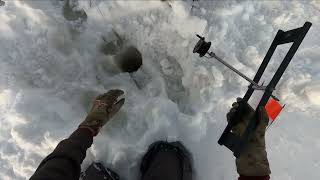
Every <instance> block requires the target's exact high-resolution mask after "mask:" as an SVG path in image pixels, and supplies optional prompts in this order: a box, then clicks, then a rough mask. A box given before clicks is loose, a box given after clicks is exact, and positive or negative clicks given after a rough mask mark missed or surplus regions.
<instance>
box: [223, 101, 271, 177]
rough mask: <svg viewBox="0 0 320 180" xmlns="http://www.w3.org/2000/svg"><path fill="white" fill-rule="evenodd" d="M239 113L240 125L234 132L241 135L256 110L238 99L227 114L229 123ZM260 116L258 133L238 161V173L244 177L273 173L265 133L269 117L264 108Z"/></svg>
mask: <svg viewBox="0 0 320 180" xmlns="http://www.w3.org/2000/svg"><path fill="white" fill-rule="evenodd" d="M237 111H239V112H238V113H237V114H240V116H238V118H239V119H237V121H239V123H238V124H237V125H235V126H234V127H233V129H232V132H233V133H234V134H236V135H241V134H243V132H244V131H245V129H246V127H247V125H248V123H249V120H250V118H251V117H252V116H254V110H253V108H252V107H251V106H250V105H249V104H248V103H246V102H242V99H241V98H238V99H237V102H235V103H233V104H232V108H231V110H230V112H229V113H228V114H227V120H228V122H229V121H230V120H231V117H233V116H234V115H235V114H236V112H237ZM258 115H259V116H258V117H259V119H258V123H259V124H258V126H257V128H256V131H255V133H254V134H253V136H252V137H251V139H250V140H249V143H248V146H247V148H246V149H245V150H244V151H243V152H242V154H241V156H240V157H239V158H237V159H236V165H237V171H238V173H239V174H240V175H243V176H266V175H269V174H270V173H271V171H270V168H269V162H268V158H267V151H266V145H265V131H266V127H267V125H268V122H269V117H268V115H267V112H266V110H265V108H264V107H259V110H258Z"/></svg>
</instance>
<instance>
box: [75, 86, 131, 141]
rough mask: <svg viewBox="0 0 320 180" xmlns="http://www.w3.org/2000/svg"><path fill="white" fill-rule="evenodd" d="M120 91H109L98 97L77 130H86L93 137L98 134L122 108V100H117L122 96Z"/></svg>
mask: <svg viewBox="0 0 320 180" xmlns="http://www.w3.org/2000/svg"><path fill="white" fill-rule="evenodd" d="M123 94H124V92H123V91H122V90H118V89H117V90H110V91H108V92H107V93H105V94H102V95H100V96H98V97H97V98H96V100H95V102H94V104H93V106H92V108H91V110H90V112H89V114H88V116H87V117H86V119H85V120H84V121H83V122H82V123H81V124H80V125H79V128H86V129H89V130H90V131H91V132H92V135H93V136H96V135H97V134H98V133H99V130H100V129H101V127H102V126H104V125H105V124H106V123H107V122H108V121H109V120H110V119H111V118H112V117H113V116H114V115H115V114H116V113H117V112H118V111H119V110H120V108H121V107H122V105H123V104H124V101H125V100H124V98H122V99H120V100H118V98H119V97H120V96H121V95H123Z"/></svg>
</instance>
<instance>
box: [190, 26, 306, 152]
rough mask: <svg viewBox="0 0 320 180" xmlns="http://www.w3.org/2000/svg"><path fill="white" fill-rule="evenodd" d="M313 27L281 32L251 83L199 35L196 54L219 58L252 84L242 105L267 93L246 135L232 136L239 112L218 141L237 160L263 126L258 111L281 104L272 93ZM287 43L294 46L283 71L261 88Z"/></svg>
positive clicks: (279, 71) (281, 69)
mask: <svg viewBox="0 0 320 180" xmlns="http://www.w3.org/2000/svg"><path fill="white" fill-rule="evenodd" d="M311 25H312V24H311V23H310V22H306V23H305V24H304V25H303V26H302V27H300V28H297V29H292V30H289V31H283V30H279V31H278V32H277V34H276V36H275V38H274V40H273V42H272V44H271V46H270V48H269V50H268V52H267V54H266V56H265V57H264V59H263V61H262V63H261V65H260V67H259V69H258V71H257V73H256V75H255V76H254V78H253V80H251V79H250V78H248V77H247V76H246V75H244V74H242V73H241V72H239V71H238V70H237V69H235V68H234V67H233V66H231V65H230V64H228V63H227V62H225V61H224V60H223V59H221V58H219V57H218V56H217V55H216V54H215V53H213V52H208V51H209V49H210V46H211V42H206V41H205V38H204V37H201V36H199V35H197V37H198V38H200V40H199V41H198V43H197V44H196V46H195V47H194V49H193V53H198V54H199V56H200V57H203V56H206V55H208V56H209V57H208V56H206V57H208V58H215V59H216V60H218V61H219V62H221V63H222V64H224V65H225V66H227V67H228V68H229V69H231V70H232V71H234V72H235V73H237V74H238V75H240V76H241V77H242V78H244V79H245V80H247V81H248V82H250V85H249V87H248V90H247V92H246V94H245V95H244V97H243V101H242V102H244V103H247V102H248V100H249V99H250V97H251V95H252V94H253V92H254V91H255V90H263V91H264V94H263V96H262V98H261V100H260V102H259V104H258V106H257V108H256V110H255V115H254V116H253V117H252V118H251V119H250V120H249V123H248V126H247V127H246V130H245V131H244V133H243V134H242V135H240V136H238V135H235V134H234V133H232V127H234V126H235V125H237V123H239V122H237V121H236V120H232V119H236V118H237V117H238V116H239V114H237V112H236V113H235V116H234V117H231V118H232V119H231V120H230V121H229V122H228V125H227V127H226V128H225V129H224V131H223V133H222V135H221V137H220V139H219V141H218V143H219V144H220V145H224V146H226V147H227V148H228V149H230V150H231V151H232V152H233V155H234V156H235V157H237V158H238V157H240V155H241V152H243V150H245V148H246V145H247V144H248V141H249V140H250V138H251V136H252V134H253V132H254V131H255V129H256V127H257V125H258V123H259V122H257V119H258V118H256V117H257V116H258V113H257V112H258V108H259V107H260V106H265V105H266V104H267V102H268V101H269V99H270V97H271V98H273V99H275V100H277V101H279V99H278V98H277V97H275V96H274V95H272V92H273V91H274V90H275V87H276V85H277V83H278V82H279V80H280V78H281V76H282V75H283V73H284V71H285V70H286V68H287V67H288V65H289V63H290V61H291V59H292V57H293V56H294V55H295V53H296V52H297V50H298V48H299V46H300V44H301V42H302V40H303V39H304V37H305V36H306V34H307V32H308V31H309V29H310V27H311ZM287 43H292V45H291V47H290V49H289V51H288V52H287V54H286V56H285V57H284V59H283V60H282V62H281V64H280V66H279V68H278V69H277V71H276V72H275V74H274V75H273V77H272V79H271V81H270V82H269V84H268V85H267V86H263V85H259V84H258V83H259V80H260V79H261V77H262V75H263V73H264V71H265V69H266V67H267V66H268V64H269V61H270V59H271V57H272V55H273V53H274V51H275V50H276V48H277V46H278V45H281V44H287Z"/></svg>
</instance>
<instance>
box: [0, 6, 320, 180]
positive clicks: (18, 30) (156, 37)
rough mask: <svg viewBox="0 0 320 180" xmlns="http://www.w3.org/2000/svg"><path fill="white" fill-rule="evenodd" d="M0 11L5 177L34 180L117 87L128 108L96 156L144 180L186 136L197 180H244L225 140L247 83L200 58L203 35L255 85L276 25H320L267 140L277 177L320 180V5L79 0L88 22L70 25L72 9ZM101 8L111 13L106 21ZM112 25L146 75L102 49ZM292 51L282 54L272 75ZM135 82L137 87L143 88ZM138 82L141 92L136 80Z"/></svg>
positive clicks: (297, 60)
mask: <svg viewBox="0 0 320 180" xmlns="http://www.w3.org/2000/svg"><path fill="white" fill-rule="evenodd" d="M5 1H6V4H5V6H1V7H0V179H1V180H2V179H3V180H7V179H28V178H29V177H30V176H31V175H32V173H33V172H34V170H35V168H36V167H37V166H38V164H39V163H40V161H41V160H42V159H43V158H44V157H45V156H46V155H47V154H48V153H50V152H51V151H52V150H53V149H54V147H55V146H56V145H57V143H58V142H59V141H60V140H62V139H63V138H66V137H67V136H68V135H69V134H70V133H71V132H72V131H73V130H74V129H75V128H76V127H77V125H78V124H79V123H80V122H81V121H82V120H83V119H84V118H85V115H86V113H87V112H88V109H89V107H90V102H91V101H92V100H93V98H94V97H95V96H96V95H98V94H99V93H103V92H106V91H107V90H109V89H112V88H121V89H123V90H124V91H125V97H126V103H125V105H124V107H123V108H122V110H121V112H120V113H119V114H118V115H117V116H116V117H115V118H114V120H113V121H112V122H111V123H109V124H108V126H107V127H105V128H103V129H102V131H101V133H100V135H98V136H97V137H96V138H95V140H94V145H93V146H92V148H90V150H88V152H87V157H86V159H85V161H84V163H83V168H85V167H87V166H88V165H89V164H90V162H92V161H100V162H103V164H104V165H105V166H108V167H110V168H111V169H114V170H115V171H116V172H118V173H119V174H120V177H121V179H127V180H131V179H132V180H134V179H137V176H138V167H139V162H140V159H141V157H142V155H143V153H144V152H145V151H146V150H147V147H148V145H149V144H150V143H152V142H153V141H155V140H166V139H167V140H170V141H171V140H180V141H182V142H183V143H184V144H185V145H186V147H187V148H188V149H189V150H190V151H191V152H192V154H193V158H194V167H195V170H196V177H197V179H202V180H215V179H217V180H218V179H219V180H221V179H226V180H227V179H236V178H237V174H236V170H235V164H234V158H233V156H232V153H231V152H230V151H228V150H227V149H226V148H225V147H221V146H219V145H218V144H217V140H218V138H219V136H220V135H221V132H222V130H223V129H224V127H225V125H226V121H225V114H226V113H227V111H228V110H229V108H230V105H231V103H232V102H233V101H234V100H235V98H236V97H239V96H242V95H243V94H244V93H245V91H246V89H247V85H248V84H247V82H246V81H244V80H242V79H241V78H240V77H238V76H237V75H235V74H234V73H233V72H231V71H230V70H228V69H227V68H225V67H224V66H222V65H221V64H219V63H218V62H215V61H212V62H210V61H208V60H204V59H200V58H199V57H198V56H197V55H195V54H193V53H192V48H193V46H194V45H195V43H196V42H197V38H196V37H195V34H196V33H199V34H201V35H204V36H205V37H207V39H208V40H211V41H212V42H213V45H212V48H211V49H212V50H214V51H215V52H216V54H217V55H219V56H221V57H222V58H224V59H225V60H226V61H228V62H230V63H231V64H233V65H234V66H235V67H237V68H238V69H239V70H240V71H242V72H244V73H245V74H247V75H248V76H249V77H253V76H254V73H255V71H256V70H257V68H258V66H259V64H260V62H261V61H262V58H263V57H264V55H265V53H266V51H267V50H268V48H269V46H270V44H271V41H272V40H273V38H274V36H275V34H276V32H277V31H278V29H283V30H289V29H293V28H297V27H300V26H302V25H303V24H304V22H306V21H310V22H312V23H313V26H312V27H311V29H310V31H309V32H308V34H307V36H306V38H305V40H304V41H303V43H302V44H301V46H300V48H299V50H298V51H297V54H296V55H295V57H294V58H293V60H292V63H291V64H290V65H289V67H288V69H287V71H286V72H285V74H284V76H283V78H282V80H281V81H280V83H279V85H278V88H277V90H276V91H275V94H276V95H277V96H278V97H279V98H280V99H281V100H282V102H283V103H286V104H287V106H286V108H285V109H284V111H283V112H282V114H281V115H280V117H279V118H278V120H277V122H276V123H275V124H274V125H273V126H272V128H270V129H269V130H268V132H267V137H266V141H267V151H268V157H269V161H270V166H271V170H272V174H271V179H281V180H300V179H309V180H318V179H320V171H319V168H320V157H319V155H318V152H319V151H320V134H319V128H320V122H319V117H320V71H319V69H320V61H319V58H320V44H319V41H320V35H319V31H320V26H319V23H320V19H319V18H320V2H319V1H317V0H313V1H202V0H199V1H198V2H197V3H196V5H195V7H194V8H192V10H191V7H192V1H191V0H189V1H165V2H161V1H111V0H110V1H102V0H92V1H91V7H90V2H89V0H83V1H79V4H78V6H77V8H79V9H81V8H83V9H84V10H85V11H86V13H87V15H88V19H87V22H86V23H82V24H81V23H80V22H69V21H66V20H65V19H64V17H63V14H62V6H63V2H62V1H57V0H45V1H31V0H26V1H18V0H17V1H15V0H5ZM100 11H101V13H100ZM112 29H114V30H115V31H117V32H118V33H119V34H120V35H121V36H123V37H125V39H126V40H127V42H128V43H129V44H131V45H134V46H136V47H137V48H138V49H139V50H140V51H141V53H142V56H143V66H142V68H141V69H140V70H139V71H138V72H136V73H134V74H133V75H132V76H130V75H129V74H127V73H121V72H120V71H119V70H118V69H117V67H116V66H115V64H114V62H113V58H112V56H106V55H104V54H102V53H101V51H100V50H99V49H100V46H101V43H102V38H101V36H104V37H105V38H106V39H108V38H109V39H111V38H112V37H109V36H108V35H109V34H110V32H111V30H112ZM287 49H288V46H284V47H282V48H279V49H278V50H277V51H276V52H275V54H274V57H273V60H274V61H273V62H271V64H270V68H269V69H268V72H267V73H268V74H269V75H271V73H272V72H273V71H274V70H275V68H277V60H279V59H280V58H281V57H283V55H284V54H285V53H286V51H287ZM265 78H266V79H267V77H265ZM133 79H135V81H133ZM136 82H137V83H138V85H137V84H136Z"/></svg>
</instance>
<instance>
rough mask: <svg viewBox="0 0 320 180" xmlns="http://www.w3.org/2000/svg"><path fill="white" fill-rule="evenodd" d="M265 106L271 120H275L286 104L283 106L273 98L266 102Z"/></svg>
mask: <svg viewBox="0 0 320 180" xmlns="http://www.w3.org/2000/svg"><path fill="white" fill-rule="evenodd" d="M265 108H266V111H267V114H268V116H269V118H270V119H271V121H274V120H275V119H276V118H277V117H278V115H279V114H280V112H281V111H282V109H283V108H284V106H281V104H280V103H279V102H278V101H276V100H274V99H272V98H271V99H270V100H269V101H268V103H267V104H266V106H265Z"/></svg>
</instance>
